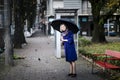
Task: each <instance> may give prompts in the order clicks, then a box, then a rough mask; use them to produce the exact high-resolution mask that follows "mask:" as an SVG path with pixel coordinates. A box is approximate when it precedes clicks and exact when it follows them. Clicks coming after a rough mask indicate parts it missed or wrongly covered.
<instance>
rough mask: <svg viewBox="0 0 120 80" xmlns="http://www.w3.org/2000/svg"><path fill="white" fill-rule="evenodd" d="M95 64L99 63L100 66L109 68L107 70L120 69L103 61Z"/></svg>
mask: <svg viewBox="0 0 120 80" xmlns="http://www.w3.org/2000/svg"><path fill="white" fill-rule="evenodd" d="M95 63H97V64H98V65H100V66H102V67H104V68H107V69H120V67H118V66H115V65H112V64H110V63H107V62H102V61H95Z"/></svg>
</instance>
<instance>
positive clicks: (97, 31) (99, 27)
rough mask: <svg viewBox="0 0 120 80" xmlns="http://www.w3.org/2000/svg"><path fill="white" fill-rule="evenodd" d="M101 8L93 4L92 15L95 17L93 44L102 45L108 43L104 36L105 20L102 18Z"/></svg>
mask: <svg viewBox="0 0 120 80" xmlns="http://www.w3.org/2000/svg"><path fill="white" fill-rule="evenodd" d="M100 10H101V7H100V6H98V5H97V4H93V3H92V15H93V27H94V30H93V35H92V42H95V43H102V42H106V38H105V34H104V26H103V25H104V19H102V17H101V16H100Z"/></svg>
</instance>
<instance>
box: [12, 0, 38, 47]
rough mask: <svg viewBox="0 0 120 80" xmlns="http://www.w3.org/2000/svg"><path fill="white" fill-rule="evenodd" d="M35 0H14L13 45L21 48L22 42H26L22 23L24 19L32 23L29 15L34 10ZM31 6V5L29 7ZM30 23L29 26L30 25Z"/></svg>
mask: <svg viewBox="0 0 120 80" xmlns="http://www.w3.org/2000/svg"><path fill="white" fill-rule="evenodd" d="M35 3H36V0H29V1H28V0H14V16H15V33H14V47H15V48H22V44H23V43H26V40H25V36H24V23H25V20H26V19H29V22H31V23H32V24H33V21H30V20H33V18H34V17H35V16H32V17H31V15H32V14H33V13H34V12H35V11H36V8H35V7H36V5H35ZM31 6H32V7H31ZM33 9H34V10H33ZM32 24H30V26H31V25H32Z"/></svg>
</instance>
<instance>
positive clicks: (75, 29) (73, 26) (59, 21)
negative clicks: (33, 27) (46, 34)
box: [51, 19, 79, 33]
mask: <svg viewBox="0 0 120 80" xmlns="http://www.w3.org/2000/svg"><path fill="white" fill-rule="evenodd" d="M61 24H65V25H66V26H67V27H68V29H69V30H71V31H72V32H73V33H77V32H78V31H79V29H78V27H77V25H76V24H75V23H73V22H71V21H68V20H64V19H56V20H54V21H52V23H51V25H52V27H53V28H54V29H55V30H58V31H60V25H61Z"/></svg>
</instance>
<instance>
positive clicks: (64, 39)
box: [60, 37, 68, 42]
mask: <svg viewBox="0 0 120 80" xmlns="http://www.w3.org/2000/svg"><path fill="white" fill-rule="evenodd" d="M60 40H61V41H63V42H64V41H66V42H67V41H68V40H67V39H63V37H61V38H60Z"/></svg>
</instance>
